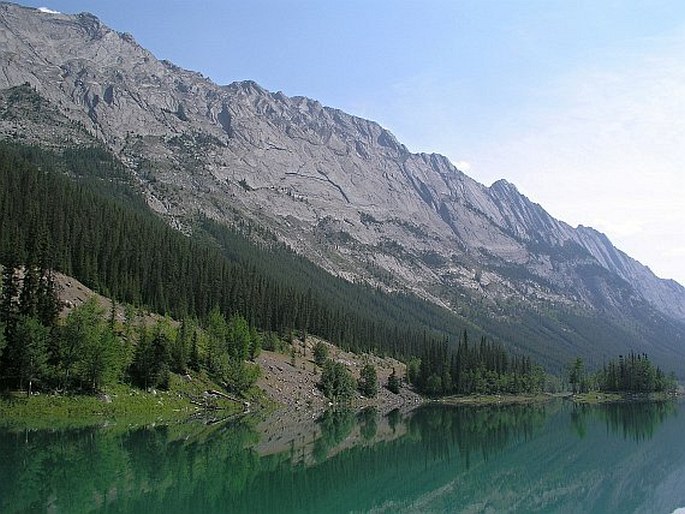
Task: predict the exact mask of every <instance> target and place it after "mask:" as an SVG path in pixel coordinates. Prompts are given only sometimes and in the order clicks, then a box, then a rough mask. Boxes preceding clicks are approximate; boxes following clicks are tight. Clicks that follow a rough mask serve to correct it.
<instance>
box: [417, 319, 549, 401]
mask: <svg viewBox="0 0 685 514" xmlns="http://www.w3.org/2000/svg"><path fill="white" fill-rule="evenodd" d="M407 373H408V377H407V378H408V379H409V381H410V382H412V383H413V384H414V385H415V386H416V387H417V388H418V389H419V390H420V391H422V392H424V393H426V394H428V395H431V396H440V395H445V394H473V393H477V394H499V393H508V394H516V393H535V392H541V391H542V390H543V388H544V385H545V372H544V370H543V369H542V368H541V367H540V366H538V365H533V364H531V361H530V358H529V357H521V356H511V355H509V354H508V353H507V351H506V350H505V349H504V348H503V347H502V346H501V345H499V344H496V343H493V342H491V341H488V340H487V339H486V338H485V336H483V337H481V339H480V343H479V344H472V343H470V342H469V337H468V333H467V331H466V330H464V333H463V334H462V337H461V339H460V341H459V344H458V345H457V349H456V351H455V350H453V349H452V348H451V347H450V346H449V345H448V344H447V341H444V342H442V343H430V344H427V345H426V347H425V350H424V352H423V354H422V357H421V359H420V360H419V359H414V360H412V361H410V362H409V364H408V367H407Z"/></svg>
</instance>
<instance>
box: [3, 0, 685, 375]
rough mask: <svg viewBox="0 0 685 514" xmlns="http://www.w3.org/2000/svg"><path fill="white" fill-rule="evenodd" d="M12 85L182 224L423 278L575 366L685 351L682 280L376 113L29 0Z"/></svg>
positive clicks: (11, 20)
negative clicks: (269, 235)
mask: <svg viewBox="0 0 685 514" xmlns="http://www.w3.org/2000/svg"><path fill="white" fill-rule="evenodd" d="M25 83H26V84H28V85H29V86H28V90H27V89H26V87H27V86H24V89H23V91H24V92H23V93H22V94H19V93H18V92H21V91H22V89H21V87H20V86H21V85H22V84H25ZM17 87H20V88H19V89H17ZM10 88H13V89H10ZM0 89H6V90H7V91H6V92H5V93H4V94H3V95H2V98H0V134H4V137H9V138H13V139H16V140H19V141H24V142H33V143H39V144H41V145H47V146H52V147H57V148H59V147H64V146H69V145H74V146H78V145H84V144H89V141H100V142H102V143H104V144H105V145H106V146H107V147H108V148H109V149H110V150H111V151H112V152H114V153H115V154H116V155H117V156H118V157H119V159H120V160H121V161H122V162H123V163H124V164H125V165H126V166H127V167H128V168H129V169H130V170H131V171H132V173H133V174H134V175H135V177H136V179H137V181H138V183H139V185H140V187H141V188H142V189H143V190H144V193H145V196H146V199H147V201H148V203H149V205H150V206H152V207H153V208H154V209H155V210H157V211H158V212H159V213H160V214H162V215H163V216H165V217H166V218H167V219H168V220H169V222H170V223H172V224H173V225H174V226H176V227H181V228H185V229H188V228H189V221H188V220H189V218H190V217H191V216H192V215H194V214H195V213H196V212H198V211H200V212H202V213H204V214H205V215H207V216H209V217H211V218H213V219H215V220H217V221H219V222H221V223H226V224H229V225H235V224H239V223H240V222H241V220H245V219H247V220H250V222H251V223H257V224H259V225H261V226H264V227H265V228H267V229H268V230H269V231H271V232H273V233H274V234H276V236H277V237H278V238H279V239H281V240H282V241H284V242H286V243H288V244H289V245H290V246H291V247H292V248H294V249H296V250H297V251H298V252H299V253H301V254H303V255H305V256H307V257H308V258H309V259H311V260H312V261H313V262H315V263H317V264H319V265H320V266H322V267H324V268H325V269H327V270H329V271H332V272H333V273H335V274H337V275H339V276H342V277H345V278H348V279H350V280H362V281H365V282H368V283H370V284H376V285H380V286H382V287H383V288H385V289H388V290H410V291H413V292H415V293H417V294H418V295H420V296H422V297H424V298H427V299H430V300H431V301H434V302H436V303H438V304H440V305H443V306H446V307H448V308H450V309H452V310H453V311H455V312H457V313H459V314H461V315H463V316H466V317H467V318H469V319H472V320H473V321H474V323H477V324H479V325H480V326H481V327H483V329H484V330H486V331H489V332H490V333H491V335H494V336H496V337H498V338H501V339H503V340H505V341H507V342H509V343H511V344H514V345H516V346H518V347H519V348H521V349H527V350H534V351H535V352H539V353H540V354H544V355H546V356H547V358H552V356H554V355H556V356H557V359H558V363H559V364H561V361H562V360H563V359H565V358H567V357H568V356H569V355H573V354H574V353H582V354H584V355H588V356H589V357H591V358H592V359H593V360H594V361H595V362H596V363H600V362H601V360H602V358H603V357H602V356H603V355H604V354H605V353H606V351H608V350H609V349H610V350H611V351H612V352H613V351H615V350H618V351H627V350H628V349H630V348H632V349H635V350H638V351H646V352H648V353H650V354H653V355H654V356H655V357H656V358H657V361H660V362H663V363H668V362H669V361H671V360H672V359H671V357H672V356H673V355H685V289H684V288H683V287H682V286H681V285H679V284H677V283H675V282H673V281H667V280H662V279H659V278H657V277H656V276H654V274H653V273H652V272H651V271H650V270H649V269H648V268H646V267H644V266H642V265H641V264H640V263H638V262H637V261H635V260H634V259H632V258H630V257H629V256H627V255H625V254H624V253H623V252H621V251H619V250H617V249H616V248H614V247H613V245H612V244H611V242H610V241H609V240H608V239H607V238H606V236H604V235H603V234H601V233H599V232H596V231H594V230H592V229H589V228H585V227H578V228H575V229H574V228H572V227H570V226H569V225H567V224H566V223H563V222H561V221H559V220H556V219H554V218H552V217H551V216H550V215H549V214H548V213H547V212H546V211H544V209H543V208H542V207H540V206H539V205H537V204H535V203H533V202H531V201H530V200H529V199H527V198H526V197H525V196H523V195H521V194H520V193H519V192H518V191H517V190H516V188H515V187H514V186H513V185H511V184H509V183H508V182H506V181H498V182H496V183H495V184H493V185H492V186H491V187H486V186H484V185H482V184H479V183H478V182H476V181H474V180H473V179H471V178H470V177H468V176H467V175H465V174H464V173H462V172H461V171H460V170H458V169H457V168H456V167H455V166H453V165H452V164H451V163H450V162H449V161H448V160H447V159H446V158H445V157H443V156H440V155H436V154H431V155H427V154H413V153H410V152H409V151H408V150H407V149H406V148H405V147H404V146H403V145H402V144H400V143H399V142H398V141H397V140H396V139H395V138H394V136H393V135H392V134H391V133H390V132H388V131H387V130H385V129H383V128H382V127H381V126H379V125H378V124H376V123H374V122H371V121H368V120H364V119H361V118H358V117H355V116H351V115H349V114H346V113H344V112H342V111H339V110H336V109H331V108H327V107H323V106H322V105H321V104H319V103H318V102H316V101H315V100H310V99H308V98H303V97H292V98H291V97H287V96H286V95H284V94H282V93H270V92H268V91H265V90H264V89H262V88H261V87H259V86H258V85H257V84H255V83H253V82H249V81H248V82H240V83H234V84H230V85H228V86H218V85H216V84H214V83H212V82H211V81H210V80H208V79H207V78H205V77H203V76H202V75H200V74H197V73H193V72H189V71H186V70H183V69H180V68H178V67H177V66H175V65H173V64H171V63H169V62H165V61H158V60H157V59H156V58H155V57H154V56H153V55H152V54H151V53H150V52H148V51H147V50H145V49H143V48H142V47H140V46H139V45H137V44H136V42H135V41H134V39H133V38H132V37H131V36H130V35H127V34H120V33H117V32H115V31H112V30H111V29H109V28H107V27H106V26H104V25H103V24H102V23H101V22H100V21H99V20H98V19H97V18H95V17H94V16H92V15H89V14H80V15H75V16H70V15H63V14H49V13H43V12H39V11H37V10H34V9H28V8H23V7H19V6H16V5H12V4H0ZM30 91H35V94H36V98H38V99H40V100H36V99H34V100H31V94H30ZM22 95H23V96H22ZM27 98H28V99H27ZM22 102H23V103H22ZM36 102H37V103H36ZM36 106H37V107H36ZM22 109H23V110H22ZM17 113H19V114H17ZM22 113H23V114H22ZM28 113H32V114H30V115H29V114H28ZM531 338H532V339H531ZM678 366H679V367H680V368H683V369H684V370H685V363H684V364H682V365H681V364H679V365H678Z"/></svg>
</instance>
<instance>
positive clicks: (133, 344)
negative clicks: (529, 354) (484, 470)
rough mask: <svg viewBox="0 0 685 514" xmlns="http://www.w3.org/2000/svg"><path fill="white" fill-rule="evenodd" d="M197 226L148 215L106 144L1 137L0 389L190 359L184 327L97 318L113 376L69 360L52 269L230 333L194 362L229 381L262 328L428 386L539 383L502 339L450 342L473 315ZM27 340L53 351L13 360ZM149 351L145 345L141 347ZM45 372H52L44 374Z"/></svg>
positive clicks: (132, 376)
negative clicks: (381, 365)
mask: <svg viewBox="0 0 685 514" xmlns="http://www.w3.org/2000/svg"><path fill="white" fill-rule="evenodd" d="M190 228H191V230H190V231H191V232H192V235H191V236H187V235H184V234H182V233H181V232H179V231H177V230H174V229H172V228H171V227H170V226H169V225H167V224H166V223H165V222H164V220H162V219H161V218H160V217H158V216H157V215H156V214H154V213H152V212H151V211H150V210H149V209H148V208H147V207H146V205H145V203H144V201H143V200H142V199H141V197H140V196H139V195H138V194H137V193H136V191H135V188H134V187H133V186H132V182H131V179H130V177H129V176H128V174H127V172H126V171H125V169H124V168H123V167H122V166H121V165H120V164H119V163H118V162H117V161H116V160H115V159H114V158H113V157H111V155H110V154H108V153H107V152H106V151H104V150H101V149H98V148H86V149H70V150H65V151H64V152H63V153H61V154H57V153H54V152H49V151H46V150H41V149H38V148H36V147H27V146H18V145H11V144H7V143H5V144H2V145H0V259H1V260H0V262H1V263H2V264H3V266H4V270H5V272H4V277H3V284H2V298H3V307H2V308H3V311H2V319H0V323H3V330H2V337H3V338H4V343H0V346H2V345H3V344H4V346H5V351H4V352H3V357H2V359H1V360H0V362H1V363H3V366H2V368H0V375H2V376H3V377H4V384H5V385H6V386H11V387H22V388H25V387H26V385H27V381H28V382H31V386H33V381H32V378H33V377H38V376H42V377H43V378H45V377H47V376H48V375H50V378H49V379H48V380H43V383H50V384H51V385H55V384H59V383H61V384H62V385H63V386H65V387H75V386H76V382H78V387H80V388H86V389H88V388H90V389H97V388H98V387H99V386H100V385H101V383H102V381H103V380H104V378H103V377H107V380H130V381H133V382H135V383H137V384H138V385H141V386H142V387H147V386H149V385H150V384H151V383H155V384H157V385H159V384H163V383H164V376H165V374H166V373H168V371H169V369H172V368H173V370H175V371H183V366H187V365H189V363H190V361H191V358H190V356H191V353H192V351H191V350H192V345H191V344H190V342H189V341H190V340H187V341H186V342H185V343H183V345H185V346H184V347H185V348H186V350H184V352H185V353H186V354H187V355H188V358H187V359H186V360H184V359H180V361H179V360H177V362H176V365H175V366H174V365H172V363H173V361H172V357H171V354H172V353H173V352H172V351H171V346H172V343H171V340H172V339H177V338H179V337H180V338H181V339H183V338H186V339H187V338H188V337H189V336H188V335H187V334H186V335H183V336H179V335H178V334H169V333H168V330H167V331H166V332H167V334H166V336H164V335H162V333H164V332H165V331H164V330H162V329H159V330H157V332H158V333H157V334H156V335H154V334H153V335H149V336H148V335H138V336H136V337H129V338H119V339H120V340H119V342H116V340H117V337H116V334H115V333H114V332H112V331H111V330H110V333H109V334H107V333H106V332H107V330H106V329H105V328H103V327H102V326H100V327H96V328H94V329H93V330H94V331H95V332H97V333H98V334H100V335H99V336H98V337H96V338H95V339H98V338H99V339H98V341H99V342H98V344H99V345H101V348H100V350H97V351H96V350H93V352H94V353H95V354H99V355H102V356H103V358H104V357H106V356H107V355H109V354H108V353H107V352H102V351H101V350H102V348H108V349H111V348H115V349H116V351H114V350H113V351H112V352H111V353H112V356H111V358H110V357H107V359H109V360H108V361H107V362H108V363H109V364H107V363H101V364H100V367H101V368H102V369H107V371H106V372H104V374H103V375H102V377H100V376H99V375H98V373H99V372H98V371H97V370H91V372H90V373H87V372H86V371H84V369H85V368H87V367H88V366H87V365H85V364H80V365H78V366H76V364H74V363H72V362H71V361H70V357H63V353H64V347H67V346H69V345H70V344H72V343H73V341H72V340H71V339H70V338H71V337H72V336H68V335H65V334H69V330H68V329H67V326H68V325H69V323H70V320H69V319H67V320H65V321H58V320H57V317H56V312H57V311H58V306H56V305H55V304H54V303H51V302H53V300H52V297H53V296H54V292H52V290H51V287H50V285H51V283H52V279H51V272H52V271H53V270H57V271H61V272H63V273H65V274H67V275H70V276H74V277H75V278H77V279H78V280H80V281H82V282H83V283H84V284H86V285H87V286H88V287H90V288H92V289H94V290H96V291H98V292H100V293H102V294H104V295H106V296H109V297H111V298H113V299H114V300H115V301H117V302H121V303H126V304H131V305H135V306H138V307H141V308H145V309H149V310H150V311H152V312H157V313H160V314H162V315H170V316H173V317H175V318H177V319H186V320H189V321H188V323H191V320H192V323H196V324H197V325H198V326H203V327H205V330H204V331H203V332H202V333H203V334H204V333H208V334H211V333H214V334H215V335H216V337H215V338H214V339H212V337H211V336H208V340H216V341H220V342H219V343H217V344H218V345H219V348H218V349H217V351H214V350H215V349H214V347H213V346H212V344H213V343H211V342H210V343H204V344H202V345H200V348H201V350H200V352H201V353H202V354H203V355H202V356H198V355H197V353H196V358H195V363H196V365H201V366H203V367H204V368H206V369H209V370H210V371H212V372H213V373H215V374H216V375H217V376H219V377H221V378H222V379H224V380H225V381H226V382H231V380H229V378H230V377H231V376H234V377H237V376H238V374H240V373H245V374H247V375H250V373H248V372H247V371H246V369H244V368H242V367H241V366H242V365H239V363H242V362H243V360H244V358H247V357H248V355H249V353H250V352H249V351H247V350H245V349H246V348H250V347H251V346H252V347H254V346H255V345H256V342H255V341H256V336H255V334H257V332H259V333H263V334H278V335H279V336H280V337H281V338H287V337H288V334H292V333H293V332H297V333H311V334H315V335H318V336H320V337H322V338H324V339H327V340H329V341H331V342H333V343H335V344H337V345H338V346H340V347H342V348H344V349H348V350H352V351H373V352H376V353H379V354H384V355H392V356H395V357H398V358H401V359H404V360H408V361H410V359H413V360H411V361H410V362H411V363H412V366H413V368H412V369H413V371H411V373H410V376H409V377H408V378H409V379H410V380H413V381H414V383H415V384H416V386H417V388H418V389H419V390H422V391H425V392H427V393H429V394H446V393H453V392H457V393H469V392H518V391H533V390H539V388H540V387H541V380H540V378H539V376H540V370H539V368H537V367H535V366H532V365H531V363H530V361H529V360H528V359H525V358H522V357H510V356H508V355H507V352H506V351H505V350H504V349H503V347H502V346H501V345H499V344H495V343H490V342H487V341H486V340H485V339H483V341H481V344H480V345H474V346H472V347H471V346H469V342H468V340H467V337H466V335H464V336H462V338H461V342H460V343H459V345H456V344H451V345H450V344H448V343H447V341H449V340H450V338H452V340H453V341H455V340H456V338H457V337H458V336H457V334H460V333H462V331H463V330H464V322H463V321H462V320H459V319H458V318H456V317H455V316H454V315H452V314H451V313H450V312H448V311H446V310H444V309H442V308H440V307H438V306H435V305H433V304H430V303H428V302H425V301H422V300H420V299H418V298H416V297H414V296H412V295H410V294H388V293H384V292H382V291H380V290H378V289H375V288H372V287H369V286H363V285H359V284H351V283H349V282H346V281H344V280H342V279H340V278H336V277H334V276H332V275H330V274H328V273H326V272H325V271H323V270H321V269H320V268H318V267H316V266H315V265H313V264H311V263H310V262H308V261H307V260H305V259H304V258H302V257H299V256H297V255H296V254H295V253H293V252H292V251H290V250H289V249H287V248H285V247H283V246H282V245H280V244H279V243H277V242H276V241H275V239H274V240H272V241H270V239H269V236H268V234H266V235H264V234H262V236H264V237H262V240H267V241H269V242H268V243H262V244H261V245H256V244H255V243H254V242H252V241H251V240H250V239H249V238H248V237H247V236H246V233H247V232H249V231H250V230H251V229H252V227H242V231H237V230H232V229H229V228H228V227H225V226H221V225H218V224H216V223H214V222H213V221H211V220H209V219H206V218H204V217H201V216H197V218H196V220H195V223H194V225H193V226H192V227H190ZM15 270H16V271H15ZM22 274H23V275H22ZM91 309H92V308H91ZM84 315H85V316H86V318H88V316H90V318H89V319H90V323H91V324H92V323H94V319H95V318H97V316H94V315H93V313H92V312H90V313H88V314H87V315H86V314H84ZM103 319H104V318H103ZM219 319H222V320H223V323H225V324H230V323H238V322H240V324H244V326H243V328H242V329H241V330H242V331H243V332H247V333H251V334H252V339H250V338H249V337H248V338H246V339H244V340H245V341H248V342H245V343H244V344H243V343H240V345H239V346H241V348H243V350H241V351H240V352H235V351H233V350H231V348H232V347H233V346H235V344H236V343H235V338H234V337H233V336H229V335H228V334H229V333H232V332H231V330H233V329H231V330H229V329H227V328H226V329H221V328H218V329H217V328H216V327H217V325H220V324H221V323H220V322H219ZM239 320H242V321H239ZM185 325H186V324H185V323H184V325H183V326H185ZM212 326H214V327H215V328H214V329H212V328H211V327H212ZM91 328H92V327H91ZM212 331H214V332H212ZM236 337H237V336H236ZM191 338H192V337H191ZM238 339H240V338H238ZM29 340H31V341H37V343H36V345H34V346H35V347H36V348H39V349H41V348H46V349H47V351H46V352H43V351H42V350H39V351H38V353H39V354H40V355H41V356H40V357H39V358H37V359H35V358H31V357H30V356H29V357H26V358H27V359H28V361H27V362H29V363H30V364H28V365H27V366H28V367H25V366H24V365H23V364H17V363H19V362H24V361H21V360H17V359H18V357H16V355H18V354H17V353H16V352H17V351H18V348H24V347H27V345H26V344H25V343H23V342H22V341H29ZM127 341H128V343H127ZM250 341H251V342H250ZM84 344H85V343H84ZM127 344H128V346H127ZM183 345H182V346H183ZM143 350H144V351H145V352H147V353H145V355H138V354H140V353H141V352H143ZM13 352H14V353H13ZM246 352H247V353H246ZM76 353H78V352H76ZM177 353H178V349H177ZM181 353H183V352H181ZM67 354H69V352H68V351H67ZM115 354H116V355H115ZM60 356H62V357H60ZM22 358H23V357H22ZM64 359H66V361H65V360H64ZM155 366H157V368H159V369H157V368H155ZM18 367H20V368H21V369H18ZM48 368H49V369H50V370H51V371H50V373H48V372H47V371H45V372H44V373H43V374H42V375H41V370H47V369H48ZM76 369H79V370H80V375H79V376H78V380H77V379H76V378H75V377H76V373H75V371H74V370H76ZM58 370H61V371H58ZM239 372H240V373H239ZM60 373H62V375H63V376H62V377H61V379H58V378H57V376H58V375H59V374H60ZM253 378H254V377H248V378H247V379H246V383H249V382H250V381H251V380H253ZM72 379H73V380H74V382H70V380H72ZM60 381H61V382H60ZM236 381H237V382H241V380H238V379H237V378H235V380H233V382H236ZM241 387H242V386H241ZM241 387H236V389H240V388H241Z"/></svg>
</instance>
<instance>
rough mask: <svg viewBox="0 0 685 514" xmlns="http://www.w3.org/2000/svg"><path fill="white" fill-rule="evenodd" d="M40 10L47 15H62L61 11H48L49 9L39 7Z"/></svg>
mask: <svg viewBox="0 0 685 514" xmlns="http://www.w3.org/2000/svg"><path fill="white" fill-rule="evenodd" d="M38 10H39V11H40V12H44V13H46V14H62V13H61V12H59V11H53V10H52V9H48V8H47V7H39V8H38Z"/></svg>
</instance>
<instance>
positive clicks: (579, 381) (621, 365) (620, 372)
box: [569, 351, 678, 393]
mask: <svg viewBox="0 0 685 514" xmlns="http://www.w3.org/2000/svg"><path fill="white" fill-rule="evenodd" d="M569 383H570V384H571V388H572V390H573V392H574V393H577V392H588V391H602V392H623V393H661V392H668V393H673V392H675V390H676V389H677V387H678V381H677V379H676V377H675V374H673V373H671V374H670V375H666V374H664V372H663V371H662V370H661V368H660V367H659V366H655V365H654V364H652V362H651V361H650V360H649V357H648V356H647V354H646V353H643V354H637V353H635V352H632V351H631V352H630V353H629V354H628V355H626V356H623V355H619V356H618V358H617V359H613V360H611V361H609V362H608V363H605V364H604V365H603V366H602V369H600V370H598V371H597V372H595V373H593V374H587V373H586V372H585V366H584V364H583V360H582V359H580V358H576V359H575V360H574V361H573V362H572V363H571V365H570V366H569Z"/></svg>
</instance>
